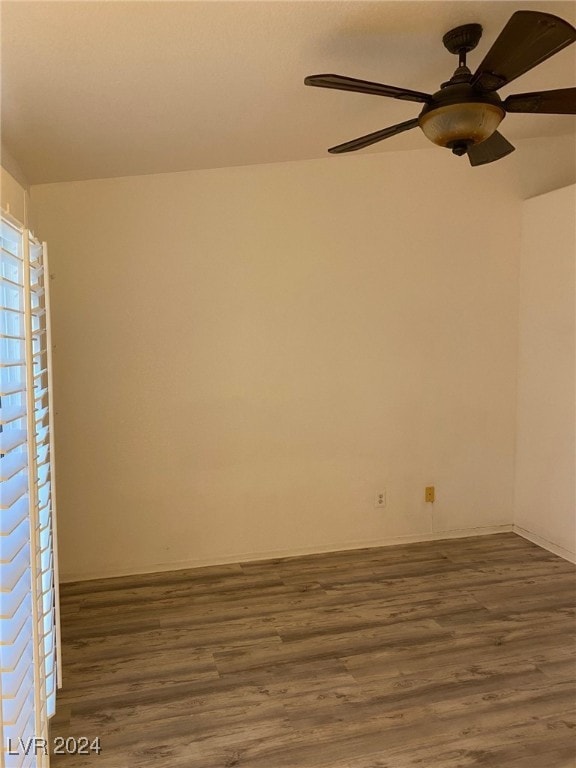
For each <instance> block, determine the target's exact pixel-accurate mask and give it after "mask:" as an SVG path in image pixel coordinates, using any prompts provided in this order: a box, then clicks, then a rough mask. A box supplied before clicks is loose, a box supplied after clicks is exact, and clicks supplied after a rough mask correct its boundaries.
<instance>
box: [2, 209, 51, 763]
mask: <svg viewBox="0 0 576 768" xmlns="http://www.w3.org/2000/svg"><path fill="white" fill-rule="evenodd" d="M0 248H1V251H0V353H1V354H0V479H1V493H0V694H1V707H2V734H1V735H2V751H1V753H0V755H1V757H0V759H1V761H2V762H1V765H2V768H45V766H48V764H49V754H46V753H47V752H49V750H48V749H46V748H45V747H47V746H48V720H49V718H50V717H51V716H52V715H53V714H54V711H55V704H56V687H57V685H58V684H60V673H59V664H60V662H59V647H60V646H59V617H58V582H57V578H56V576H57V574H56V573H55V569H56V563H57V558H56V520H55V489H54V443H53V429H52V415H53V406H52V366H51V339H50V324H49V310H50V302H49V284H48V281H49V276H48V271H47V269H48V268H47V253H46V246H45V244H44V245H43V244H41V243H39V242H38V241H37V240H36V239H35V238H34V237H33V236H32V235H31V233H30V232H29V231H28V230H26V229H25V228H24V227H22V226H20V225H19V224H18V223H17V222H15V221H14V220H12V219H11V218H10V217H9V216H8V215H6V214H2V219H1V231H0Z"/></svg>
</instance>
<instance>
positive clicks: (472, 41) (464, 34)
mask: <svg viewBox="0 0 576 768" xmlns="http://www.w3.org/2000/svg"><path fill="white" fill-rule="evenodd" d="M481 37H482V26H481V25H480V24H463V25H462V26H460V27H454V29H451V30H450V31H449V32H446V34H445V35H444V37H443V38H442V42H443V43H444V47H445V48H446V49H447V50H448V51H450V53H454V54H456V55H458V54H462V53H468V52H469V51H473V50H474V48H476V46H477V45H478V43H479V42H480V38H481Z"/></svg>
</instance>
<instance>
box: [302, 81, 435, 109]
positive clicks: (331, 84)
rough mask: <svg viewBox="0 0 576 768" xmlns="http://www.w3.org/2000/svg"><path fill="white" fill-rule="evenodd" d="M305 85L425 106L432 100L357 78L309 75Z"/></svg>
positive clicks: (409, 91)
mask: <svg viewBox="0 0 576 768" xmlns="http://www.w3.org/2000/svg"><path fill="white" fill-rule="evenodd" d="M304 84H305V85H315V86H316V87H317V88H336V89H337V90H339V91H355V92H356V93H373V94H375V95H376V96H389V97H390V98H392V99H404V100H405V101H419V102H424V103H425V104H426V103H428V102H429V101H430V99H431V98H432V97H431V96H430V94H429V93H421V92H420V91H411V90H409V89H408V88H396V86H394V85H384V84H383V83H370V82H369V81H368V80H357V79H356V78H355V77H345V76H344V75H308V77H305V78H304Z"/></svg>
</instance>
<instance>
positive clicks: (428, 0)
mask: <svg viewBox="0 0 576 768" xmlns="http://www.w3.org/2000/svg"><path fill="white" fill-rule="evenodd" d="M519 8H524V9H533V10H544V11H547V12H549V13H555V14H557V15H559V16H562V17H563V18H565V19H567V20H568V21H570V22H571V23H572V24H576V3H574V2H546V0H541V1H540V2H536V3H534V2H521V3H518V2H509V1H508V0H500V1H498V2H489V1H487V0H480V1H479V2H476V1H475V0H465V1H463V2H460V1H455V2H444V1H441V2H440V1H439V2H436V1H435V0H422V1H421V2H409V1H404V0H392V1H387V0H386V1H385V0H383V1H382V2H363V0H354V1H352V2H340V0H328V1H325V2H306V1H305V0H293V1H291V2H284V1H283V0H280V1H278V2H275V1H270V0H269V1H266V0H255V1H254V2H244V1H243V0H240V1H236V2H224V1H221V0H213V1H212V2H201V1H200V0H189V1H188V2H186V1H183V2H168V1H163V0H156V1H155V2H130V1H129V2H118V1H116V0H113V1H110V0H108V2H58V1H49V0H41V1H40V2H21V1H15V2H11V1H8V0H3V2H2V5H1V10H2V40H1V44H2V47H1V55H2V129H3V141H4V142H5V144H6V146H7V148H8V149H9V151H10V152H11V153H12V155H13V156H14V158H15V159H16V160H17V161H18V162H19V164H20V165H21V167H22V169H23V171H24V173H25V175H26V176H27V178H28V180H29V181H30V183H33V184H35V183H43V182H53V181H66V180H77V179H87V178H103V177H112V176H124V175H132V174H146V173H159V172H168V171H182V170H192V169H199V168H217V167H223V166H235V165H247V164H253V163H271V162H282V161H289V160H304V159H310V158H318V157H325V156H326V148H327V147H329V146H332V145H333V144H337V143H340V142H342V141H346V140H348V139H351V138H354V137H356V136H361V135H363V134H366V133H370V132H372V131H375V130H378V129H380V128H383V127H385V126H387V125H391V124H393V123H397V122H401V121H403V120H407V119H409V118H410V117H413V116H416V115H417V114H418V112H419V105H418V104H413V103H410V102H402V101H396V100H393V99H385V98H381V97H377V96H369V95H362V94H355V93H346V92H342V91H334V90H326V89H318V88H306V87H305V86H304V85H303V82H302V81H303V79H304V77H305V75H308V74H315V73H322V72H336V73H339V74H345V75H350V76H352V77H360V78H363V79H367V80H376V81H380V82H384V83H387V84H391V85H399V86H405V87H407V88H412V89H416V90H420V91H427V92H433V91H435V90H437V88H438V86H439V85H440V83H441V82H443V81H444V80H447V79H448V78H449V77H450V75H451V74H452V71H453V70H454V68H455V66H456V64H457V62H456V59H455V57H453V56H451V55H450V54H449V53H448V52H447V51H446V50H445V49H444V47H443V46H442V42H441V38H442V35H443V34H444V33H445V32H446V31H447V30H448V29H450V28H452V27H454V26H456V25H458V24H463V23H469V22H480V23H481V24H482V26H483V27H484V36H483V38H482V40H481V42H480V45H479V46H478V48H477V49H476V51H474V52H473V53H472V54H471V55H470V57H469V63H470V66H471V68H472V69H474V68H475V66H476V65H477V64H478V63H479V62H480V60H481V58H482V56H483V55H484V53H485V52H486V51H487V50H488V48H489V47H490V44H491V43H492V42H493V40H494V39H495V37H496V36H497V34H498V33H499V31H500V30H501V28H502V27H503V25H504V24H505V22H506V21H507V20H508V18H509V17H510V15H511V14H512V13H513V12H514V11H515V10H517V9H519ZM575 62H576V45H573V46H571V47H570V48H568V49H566V50H564V51H562V52H561V53H559V54H557V55H556V56H555V57H553V58H552V59H549V60H548V61H546V62H544V63H543V64H541V65H540V66H539V67H537V68H535V69H534V70H532V71H531V72H529V73H527V74H525V75H523V76H522V77H521V78H519V79H518V80H516V81H515V82H514V83H512V84H511V85H510V86H508V87H507V88H505V89H502V91H501V92H500V93H501V95H502V96H505V95H507V94H508V93H514V92H526V91H532V90H539V89H548V88H560V87H567V86H572V85H575V84H576V79H575V78H576V71H575ZM575 123H576V121H575V118H573V117H571V116H566V115H564V116H547V115H508V116H507V118H506V121H505V123H504V124H503V125H502V128H501V132H502V133H503V134H504V135H505V136H506V137H507V138H508V139H510V140H512V141H513V142H514V140H518V139H522V138H528V137H535V136H542V135H559V134H567V133H571V132H575ZM429 146H430V144H429V143H428V142H427V140H426V139H425V138H424V136H423V134H422V133H421V132H420V131H419V130H418V129H416V130H413V131H410V132H409V133H404V134H402V135H400V136H396V137H394V138H391V139H389V140H387V141H384V142H381V143H380V144H377V145H375V146H374V147H372V148H370V149H368V150H364V151H365V152H382V151H387V150H400V149H414V148H424V147H429ZM438 151H441V150H440V149H439V150H438ZM333 161H334V162H338V161H339V158H336V157H335V158H333Z"/></svg>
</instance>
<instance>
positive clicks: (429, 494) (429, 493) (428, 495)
mask: <svg viewBox="0 0 576 768" xmlns="http://www.w3.org/2000/svg"><path fill="white" fill-rule="evenodd" d="M435 497H436V491H435V489H434V486H433V485H427V486H426V490H425V492H424V500H425V501H429V502H430V503H431V504H434V499H435Z"/></svg>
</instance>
